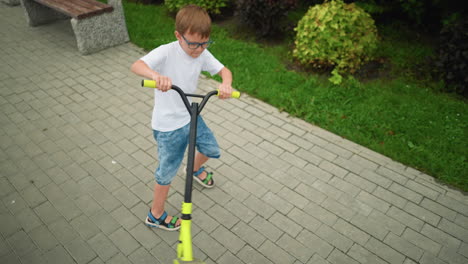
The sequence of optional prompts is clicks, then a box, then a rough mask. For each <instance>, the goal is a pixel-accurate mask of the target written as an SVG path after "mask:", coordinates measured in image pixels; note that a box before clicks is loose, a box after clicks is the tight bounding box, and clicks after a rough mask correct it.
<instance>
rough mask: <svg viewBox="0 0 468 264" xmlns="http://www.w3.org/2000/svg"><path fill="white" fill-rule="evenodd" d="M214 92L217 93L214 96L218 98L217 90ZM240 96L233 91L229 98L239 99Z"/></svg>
mask: <svg viewBox="0 0 468 264" xmlns="http://www.w3.org/2000/svg"><path fill="white" fill-rule="evenodd" d="M216 91H218V93H217V94H216V95H217V96H219V90H216ZM240 95H241V94H240V92H238V91H233V92H232V93H231V98H235V99H239V98H240Z"/></svg>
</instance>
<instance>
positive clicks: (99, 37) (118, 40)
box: [71, 0, 129, 54]
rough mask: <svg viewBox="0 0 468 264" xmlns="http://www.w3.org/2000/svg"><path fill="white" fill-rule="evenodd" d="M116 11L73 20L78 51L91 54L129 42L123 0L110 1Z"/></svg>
mask: <svg viewBox="0 0 468 264" xmlns="http://www.w3.org/2000/svg"><path fill="white" fill-rule="evenodd" d="M108 4H109V5H112V6H113V7H114V11H112V12H110V13H104V14H101V15H97V16H93V17H89V18H84V19H75V18H72V19H71V24H72V27H73V31H74V32H75V37H76V43H77V46H78V50H79V51H80V52H81V53H82V54H90V53H93V52H97V51H100V50H102V49H105V48H108V47H112V46H116V45H120V44H123V43H125V42H128V41H129V37H128V32H127V24H126V23H125V16H124V12H123V7H122V1H121V0H108Z"/></svg>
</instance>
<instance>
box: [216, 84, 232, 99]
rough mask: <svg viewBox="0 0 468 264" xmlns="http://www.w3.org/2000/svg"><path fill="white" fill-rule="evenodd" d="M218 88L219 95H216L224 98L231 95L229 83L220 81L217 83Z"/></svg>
mask: <svg viewBox="0 0 468 264" xmlns="http://www.w3.org/2000/svg"><path fill="white" fill-rule="evenodd" d="M218 89H219V96H218V97H219V98H221V99H226V98H230V97H231V94H232V87H231V85H230V84H225V83H222V84H220V85H219V87H218Z"/></svg>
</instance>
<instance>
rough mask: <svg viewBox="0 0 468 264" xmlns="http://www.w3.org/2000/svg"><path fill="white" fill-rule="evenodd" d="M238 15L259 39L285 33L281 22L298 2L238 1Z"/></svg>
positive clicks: (285, 0)
mask: <svg viewBox="0 0 468 264" xmlns="http://www.w3.org/2000/svg"><path fill="white" fill-rule="evenodd" d="M236 3H237V10H236V12H237V14H238V15H239V17H240V18H241V19H242V21H243V22H245V23H246V24H248V25H249V26H251V27H252V28H254V29H255V32H256V34H257V35H258V36H259V37H266V36H274V35H276V34H278V33H279V32H281V31H283V29H282V28H281V27H282V23H281V20H282V19H284V18H286V16H287V14H288V11H289V10H291V9H293V8H294V7H296V6H297V0H237V2H236Z"/></svg>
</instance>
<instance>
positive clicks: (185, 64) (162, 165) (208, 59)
mask: <svg viewBox="0 0 468 264" xmlns="http://www.w3.org/2000/svg"><path fill="white" fill-rule="evenodd" d="M210 33H211V19H210V17H209V15H208V13H207V12H206V11H205V10H204V9H202V8H200V7H198V6H195V5H188V6H186V7H184V8H182V9H181V10H180V11H179V12H178V13H177V16H176V31H175V33H174V34H175V37H176V38H177V41H174V42H172V43H169V44H166V45H162V46H159V47H158V48H156V49H154V50H152V51H151V52H150V53H148V54H147V55H145V56H143V57H142V58H141V59H140V60H138V61H136V62H135V63H134V64H133V65H132V67H131V70H132V72H134V73H136V74H137V75H140V76H142V77H144V78H147V79H152V80H155V81H156V83H157V89H155V92H154V95H155V100H154V102H155V103H154V108H153V115H152V119H151V126H152V128H153V135H154V138H155V140H156V142H157V145H158V160H159V167H158V168H157V170H156V172H155V178H156V183H155V186H154V194H153V203H152V206H151V209H150V211H149V213H148V216H147V217H146V220H145V223H146V225H148V226H151V227H159V228H162V229H165V230H170V231H174V230H178V229H179V228H180V219H178V218H177V217H172V216H168V214H167V213H166V211H165V210H164V204H165V201H166V198H167V194H168V192H169V187H170V184H171V182H172V179H173V178H174V177H175V175H176V173H177V170H178V168H179V166H180V164H181V162H182V159H183V156H184V152H185V149H186V147H187V144H188V134H189V125H190V124H189V123H190V116H189V113H188V111H187V109H186V108H185V105H184V104H183V102H182V99H181V98H180V96H179V94H178V93H177V92H175V91H169V90H170V89H171V85H172V84H174V85H177V86H179V87H180V88H181V89H183V90H184V92H185V93H194V91H195V90H196V88H197V83H198V78H199V76H200V73H201V72H202V71H207V72H209V73H210V74H212V75H214V74H219V75H220V76H221V78H222V80H223V81H222V84H221V85H220V86H219V91H220V92H219V97H220V98H222V99H225V98H228V97H230V95H231V93H232V87H231V83H232V74H231V71H230V70H229V69H228V68H226V67H224V65H223V64H221V63H220V62H219V61H218V60H217V59H216V58H215V57H214V56H213V55H212V54H211V53H210V52H209V51H208V50H207V48H208V46H209V45H210V44H211V43H212V41H211V40H210ZM219 156H220V150H219V147H218V143H217V142H216V139H215V137H214V135H213V133H212V132H211V130H210V129H209V128H208V127H207V126H206V124H205V122H204V121H203V119H202V118H201V117H199V119H198V125H197V153H196V155H195V162H194V170H195V172H194V179H195V180H196V181H197V182H199V183H200V184H202V185H203V186H204V187H207V188H211V187H213V185H214V181H213V178H212V173H208V172H206V171H205V168H204V167H202V165H203V164H204V163H205V162H206V161H207V160H208V159H209V158H219Z"/></svg>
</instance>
